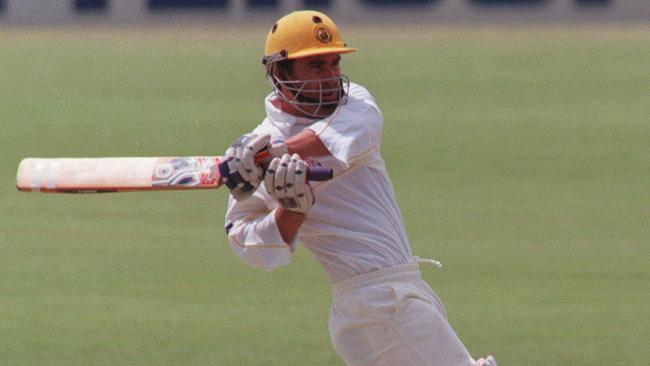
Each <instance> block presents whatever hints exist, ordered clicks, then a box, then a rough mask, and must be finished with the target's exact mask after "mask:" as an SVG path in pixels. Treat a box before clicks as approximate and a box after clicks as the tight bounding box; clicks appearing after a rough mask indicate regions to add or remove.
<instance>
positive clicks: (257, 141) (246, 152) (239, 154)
mask: <svg viewBox="0 0 650 366" xmlns="http://www.w3.org/2000/svg"><path fill="white" fill-rule="evenodd" d="M270 138H271V137H270V135H268V134H264V135H257V134H253V133H251V134H247V135H243V136H241V137H239V138H238V139H237V140H235V142H233V144H232V145H231V146H230V148H228V150H226V153H225V154H224V156H223V160H224V161H226V162H227V163H226V164H227V166H228V172H227V174H222V178H223V179H224V182H225V183H226V186H227V187H228V188H229V189H230V193H231V194H232V195H233V197H235V199H236V200H238V201H242V200H245V199H247V198H249V197H250V196H252V195H253V193H255V190H256V189H257V187H259V185H260V183H261V180H262V177H263V176H264V170H263V169H262V168H260V167H259V166H258V165H257V163H256V162H255V155H256V154H257V153H258V152H259V151H260V150H263V149H264V148H268V145H269V141H270Z"/></svg>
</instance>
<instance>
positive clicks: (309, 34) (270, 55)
mask: <svg viewBox="0 0 650 366" xmlns="http://www.w3.org/2000/svg"><path fill="white" fill-rule="evenodd" d="M354 51H356V49H354V48H350V47H348V46H347V45H346V44H345V42H343V39H341V35H340V34H339V30H338V28H337V27H336V24H334V22H333V21H332V19H330V18H329V17H328V16H327V15H325V14H323V13H320V12H317V11H313V10H302V11H294V12H292V13H289V14H287V15H285V16H284V17H282V18H280V19H279V20H278V21H277V22H275V24H273V27H272V28H271V30H270V31H269V34H268V35H267V37H266V45H265V47H264V59H263V60H262V63H264V64H265V65H268V64H269V63H273V62H277V61H281V60H295V59H297V58H303V57H309V56H317V55H326V54H332V53H337V54H340V53H350V52H354Z"/></svg>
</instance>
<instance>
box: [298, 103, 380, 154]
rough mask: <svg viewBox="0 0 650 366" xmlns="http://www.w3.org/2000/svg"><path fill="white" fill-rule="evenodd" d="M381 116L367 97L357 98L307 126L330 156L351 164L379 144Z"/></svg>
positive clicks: (376, 148) (377, 147) (375, 149)
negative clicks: (330, 114)
mask: <svg viewBox="0 0 650 366" xmlns="http://www.w3.org/2000/svg"><path fill="white" fill-rule="evenodd" d="M383 122H384V120H383V117H382V115H381V112H380V111H379V108H378V107H377V105H376V104H375V103H374V101H373V100H371V99H370V98H366V99H356V100H354V101H352V102H351V103H350V104H348V105H344V106H342V107H341V108H339V109H338V110H337V111H336V112H335V113H334V114H333V115H332V116H330V117H328V118H325V119H323V120H320V121H317V122H315V123H313V124H312V125H311V126H309V129H310V130H312V131H314V133H315V134H316V135H317V136H318V137H319V138H320V140H321V141H322V142H323V144H324V145H325V147H327V149H328V150H329V151H330V153H331V154H332V156H334V157H335V158H336V159H338V160H340V161H341V162H343V163H344V164H346V165H348V166H353V165H355V163H357V162H359V161H361V160H362V159H363V158H364V157H366V156H367V155H368V154H370V153H371V152H374V151H378V150H379V147H380V144H381V131H382V127H383Z"/></svg>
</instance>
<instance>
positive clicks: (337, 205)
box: [226, 84, 412, 282]
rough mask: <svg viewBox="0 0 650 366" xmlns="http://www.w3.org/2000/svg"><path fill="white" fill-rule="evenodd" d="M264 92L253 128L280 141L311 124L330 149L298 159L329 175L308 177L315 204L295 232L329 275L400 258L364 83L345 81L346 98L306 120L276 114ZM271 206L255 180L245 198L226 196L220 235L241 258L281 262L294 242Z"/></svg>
mask: <svg viewBox="0 0 650 366" xmlns="http://www.w3.org/2000/svg"><path fill="white" fill-rule="evenodd" d="M271 98H273V94H271V95H269V96H268V97H267V98H266V101H265V107H266V113H267V117H266V118H265V119H264V121H263V122H262V123H261V124H260V125H259V126H257V128H255V130H254V131H253V133H256V134H263V133H269V134H271V141H275V140H284V139H286V138H288V137H290V136H293V135H295V134H297V133H299V132H301V131H303V130H304V129H305V128H308V129H310V130H312V131H314V132H315V133H316V134H317V135H318V136H319V138H320V140H321V141H322V142H323V144H324V145H325V147H327V149H328V150H329V151H330V152H331V153H332V156H327V157H318V158H309V159H306V160H307V162H308V163H309V164H311V165H322V166H326V167H330V168H332V169H333V170H334V179H333V180H331V181H328V182H315V183H312V187H313V191H314V195H315V197H316V203H315V204H314V206H313V208H312V210H311V212H310V213H309V216H308V217H307V219H306V221H305V222H304V224H303V225H302V226H301V228H300V231H299V233H298V235H297V241H299V242H300V243H301V244H302V245H303V246H304V247H306V248H307V249H308V250H310V251H311V252H312V253H313V255H314V257H315V258H316V260H317V261H318V262H319V263H320V264H321V265H322V267H323V268H324V270H325V274H326V276H327V278H328V279H329V280H330V282H335V281H340V280H342V279H344V278H348V277H350V276H354V275H357V274H361V273H367V272H371V271H374V270H377V269H381V268H386V267H392V266H395V265H399V264H405V263H408V262H409V261H410V260H411V258H412V254H411V249H410V246H409V242H408V239H407V236H406V231H405V229H404V223H403V220H402V216H401V213H400V210H399V208H398V207H397V204H396V202H395V196H394V193H393V187H392V184H391V181H390V178H389V177H388V173H387V172H386V168H385V165H384V161H383V160H382V158H381V156H380V154H379V147H380V141H381V129H382V124H383V118H382V116H381V112H380V111H379V108H378V107H377V105H376V104H375V101H374V99H373V98H372V96H371V95H370V93H368V91H367V90H366V89H364V88H363V87H361V86H359V85H357V84H351V85H350V92H349V96H348V102H347V104H345V105H342V106H340V107H339V108H337V110H336V111H335V112H334V113H333V114H332V115H331V116H330V117H327V118H325V119H323V120H319V121H314V120H310V119H306V118H299V117H295V116H292V115H290V114H287V113H284V112H282V111H281V110H279V109H278V108H277V107H275V106H274V105H273V104H272V102H271ZM276 207H278V205H277V204H276V202H275V201H273V199H272V198H271V197H270V196H269V195H268V193H267V192H266V190H265V189H264V188H263V187H261V188H259V189H258V190H257V191H256V192H255V194H254V195H253V196H252V197H251V198H249V199H247V200H245V201H241V202H239V201H236V200H234V199H233V198H232V197H231V199H230V202H229V207H228V212H227V214H226V227H227V230H228V232H229V233H228V239H229V241H230V243H231V246H232V248H233V250H234V251H235V252H236V253H237V254H238V255H239V256H240V257H241V258H242V260H244V261H245V262H247V263H249V264H251V265H253V266H256V267H261V268H265V269H268V270H270V269H273V268H275V267H277V266H280V265H285V264H288V263H289V262H290V260H291V252H292V250H293V248H294V247H295V244H296V243H295V242H294V243H290V244H285V243H284V242H283V240H282V237H281V235H280V232H279V230H278V229H277V225H276V223H275V218H274V215H273V212H272V210H274V209H275V208H276Z"/></svg>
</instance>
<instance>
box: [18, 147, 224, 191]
mask: <svg viewBox="0 0 650 366" xmlns="http://www.w3.org/2000/svg"><path fill="white" fill-rule="evenodd" d="M219 159H220V157H218V156H193V157H121V158H27V159H23V160H22V161H21V162H20V165H19V167H18V173H17V174H16V188H18V190H19V191H22V192H47V193H102V192H128V191H153V190H182V189H210V188H218V187H219V186H220V185H221V181H220V179H219V178H220V176H219V171H218V169H216V167H217V165H218V164H219Z"/></svg>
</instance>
